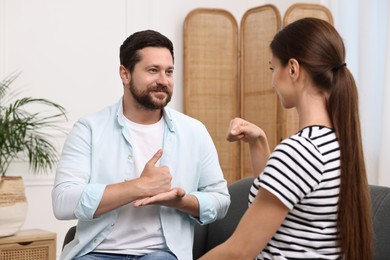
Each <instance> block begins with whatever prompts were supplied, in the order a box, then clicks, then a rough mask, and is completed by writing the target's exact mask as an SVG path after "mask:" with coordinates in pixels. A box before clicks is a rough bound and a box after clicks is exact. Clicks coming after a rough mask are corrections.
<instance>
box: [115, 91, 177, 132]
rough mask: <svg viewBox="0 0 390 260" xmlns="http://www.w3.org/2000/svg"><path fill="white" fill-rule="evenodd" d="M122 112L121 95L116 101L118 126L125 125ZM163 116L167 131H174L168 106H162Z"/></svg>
mask: <svg viewBox="0 0 390 260" xmlns="http://www.w3.org/2000/svg"><path fill="white" fill-rule="evenodd" d="M124 117H125V116H124V114H123V97H122V98H121V99H120V100H119V101H118V103H117V118H118V123H119V125H120V126H122V127H123V126H124V125H125V121H124V119H125V118H124ZM163 118H164V121H165V123H166V124H167V126H168V129H169V131H171V132H174V131H175V129H174V127H173V120H172V115H171V111H170V109H169V108H167V107H164V108H163Z"/></svg>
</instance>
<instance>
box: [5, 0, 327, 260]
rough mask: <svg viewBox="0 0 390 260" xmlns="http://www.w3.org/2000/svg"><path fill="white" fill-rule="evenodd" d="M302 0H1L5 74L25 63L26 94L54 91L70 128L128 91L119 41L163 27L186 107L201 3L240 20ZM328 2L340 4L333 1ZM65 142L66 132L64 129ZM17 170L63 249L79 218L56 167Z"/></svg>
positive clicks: (36, 220)
mask: <svg viewBox="0 0 390 260" xmlns="http://www.w3.org/2000/svg"><path fill="white" fill-rule="evenodd" d="M294 2H295V1H287V0H278V1H260V0H257V1H256V0H247V1H244V0H240V1H237V0H164V1H162V0H140V1H132V0H128V1H126V0H115V1H110V0H82V1H80V0H0V78H4V77H5V76H6V75H8V74H9V73H11V72H14V71H21V72H22V75H21V77H20V78H19V79H18V80H17V81H16V83H17V84H16V86H18V87H21V88H23V89H24V90H25V92H24V93H25V95H30V96H36V97H43V98H48V99H51V100H53V101H56V102H58V103H60V104H61V105H63V106H64V107H65V108H66V109H67V110H68V112H69V114H68V117H69V121H68V123H67V124H65V127H66V128H68V129H70V128H71V126H72V125H73V123H74V122H75V120H77V119H78V118H79V117H80V116H82V115H84V114H86V113H89V112H93V111H96V110H99V109H101V108H103V107H104V106H106V105H108V104H111V103H113V102H115V101H116V100H117V99H119V97H120V96H121V94H122V86H121V82H120V80H119V76H118V67H119V58H118V55H119V52H118V51H119V46H120V45H121V43H122V42H123V40H124V39H125V38H126V37H127V36H128V35H130V34H131V33H133V32H135V31H138V30H142V29H147V28H150V29H155V30H157V31H160V32H161V33H163V34H165V35H166V36H168V37H169V38H170V39H171V40H172V41H173V43H174V46H175V83H176V85H175V91H174V97H173V99H172V101H171V104H170V106H172V107H174V108H176V109H178V110H182V107H183V104H182V103H183V98H182V95H183V87H182V82H183V75H182V71H183V70H182V63H183V22H184V19H185V16H186V15H187V14H188V13H189V12H190V11H191V10H193V9H195V8H201V7H205V8H222V9H225V10H227V11H229V12H231V13H232V14H233V16H234V17H235V18H236V21H237V23H238V24H239V23H240V21H241V17H242V16H243V14H244V13H245V11H247V10H248V9H249V8H252V7H256V6H260V5H263V4H268V3H272V4H274V5H275V6H277V7H278V9H279V11H280V12H281V15H283V14H284V12H285V10H286V9H287V8H288V7H289V6H290V5H291V4H292V3H294ZM299 2H309V3H321V4H323V5H325V6H328V7H329V8H332V6H331V4H330V3H331V1H314V0H313V1H299ZM55 141H56V143H57V145H58V147H59V149H60V148H61V146H62V144H63V142H64V137H60V136H59V137H57V138H56V140H55ZM9 174H10V175H23V176H24V180H25V184H26V195H27V198H28V201H29V213H28V216H27V220H26V222H25V224H24V226H23V228H25V229H27V228H41V229H45V230H49V231H53V232H56V233H57V241H58V242H57V244H58V246H57V255H59V253H60V251H61V246H62V241H63V238H64V236H65V232H66V231H67V230H68V228H69V227H70V226H72V225H74V224H75V221H58V220H56V219H55V218H54V216H53V213H52V208H51V197H50V192H51V188H52V184H53V179H54V173H50V174H49V175H32V174H28V166H27V164H26V163H25V162H16V163H14V164H13V165H12V166H11V168H10V171H9Z"/></svg>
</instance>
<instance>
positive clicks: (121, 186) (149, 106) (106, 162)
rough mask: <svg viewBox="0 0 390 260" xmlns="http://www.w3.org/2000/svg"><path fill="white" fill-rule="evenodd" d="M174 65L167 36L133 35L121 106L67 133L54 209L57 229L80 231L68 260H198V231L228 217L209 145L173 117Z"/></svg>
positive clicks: (126, 48) (123, 56)
mask: <svg viewBox="0 0 390 260" xmlns="http://www.w3.org/2000/svg"><path fill="white" fill-rule="evenodd" d="M173 61H174V58H173V46H172V42H171V41H170V40H169V39H168V38H166V37H165V36H163V35H161V34H160V33H158V32H155V31H152V30H147V31H141V32H137V33H134V34H133V35H131V36H130V37H129V38H127V39H126V40H125V41H124V43H123V44H122V46H121V47H120V62H121V65H120V68H119V73H120V77H121V79H122V83H123V90H124V93H123V97H122V98H121V99H120V100H119V102H118V103H117V104H115V105H113V106H110V107H108V108H106V109H104V110H102V111H100V112H98V113H95V114H92V115H89V116H87V117H84V118H82V119H80V120H79V121H78V122H77V123H76V124H75V125H74V127H73V129H72V131H71V132H70V134H69V136H68V138H67V140H66V142H65V145H64V148H63V152H62V155H61V158H60V161H59V164H58V168H57V173H56V180H55V186H54V188H53V192H52V200H53V210H54V214H55V216H56V217H57V218H58V219H61V220H68V219H78V224H77V231H76V235H75V239H74V240H73V241H71V242H70V243H69V244H67V245H66V246H65V248H64V250H63V253H62V255H61V259H63V260H67V259H72V258H75V259H80V260H81V259H83V260H85V259H106V257H107V256H110V257H112V258H109V259H145V260H148V259H192V244H193V233H194V221H198V222H200V223H201V224H207V223H210V222H213V221H215V220H216V219H220V218H223V217H224V216H225V214H226V212H227V209H228V207H229V205H230V196H229V194H228V190H227V184H226V181H225V180H224V178H223V174H222V170H221V167H220V165H219V162H218V156H217V152H216V149H215V146H214V144H213V142H212V139H211V137H210V135H209V134H208V132H207V130H206V128H205V127H204V125H203V124H201V123H200V122H199V121H197V120H195V119H192V118H190V117H188V116H186V115H184V114H182V113H179V112H177V111H175V110H173V109H171V108H168V107H166V105H167V104H168V103H169V101H170V100H171V96H172V91H173V85H174V84H173V70H174V67H173V63H174V62H173ZM93 256H94V257H96V258H93ZM128 256H135V258H124V257H128ZM140 256H142V257H140ZM115 257H117V258H115Z"/></svg>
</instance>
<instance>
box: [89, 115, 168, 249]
mask: <svg viewBox="0 0 390 260" xmlns="http://www.w3.org/2000/svg"><path fill="white" fill-rule="evenodd" d="M126 127H127V128H128V129H129V132H130V137H131V139H132V145H133V152H134V153H133V160H134V166H135V167H134V169H135V171H134V172H133V176H131V178H138V177H139V176H140V175H141V173H142V171H143V169H144V167H145V164H146V162H148V161H149V160H150V159H151V158H152V156H153V155H154V154H155V153H156V152H157V150H158V149H161V148H162V143H163V134H164V120H163V118H161V120H160V121H158V122H157V123H155V124H151V125H141V124H137V123H134V122H131V121H129V120H126ZM159 163H160V162H159V161H158V162H157V163H156V165H157V166H158V165H159ZM159 212H160V207H159V206H155V205H149V206H144V207H139V208H134V207H133V203H130V204H128V205H125V206H122V207H121V208H120V209H119V216H118V220H117V222H116V223H115V226H114V229H113V231H112V232H111V233H110V234H109V235H108V236H107V238H106V239H105V240H104V241H103V242H102V243H101V244H100V245H99V246H98V247H97V248H96V249H95V250H94V251H95V252H105V253H117V254H129V255H145V254H148V253H151V252H154V251H160V250H165V249H167V246H166V243H165V239H164V236H163V233H162V229H161V223H160V215H159Z"/></svg>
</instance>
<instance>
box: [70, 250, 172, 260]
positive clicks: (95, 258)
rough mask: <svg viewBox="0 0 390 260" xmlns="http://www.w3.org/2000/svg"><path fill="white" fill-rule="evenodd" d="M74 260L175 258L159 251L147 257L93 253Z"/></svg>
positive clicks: (163, 259)
mask: <svg viewBox="0 0 390 260" xmlns="http://www.w3.org/2000/svg"><path fill="white" fill-rule="evenodd" d="M73 259H74V260H106V259H107V260H177V258H176V256H175V255H174V254H172V253H171V252H166V251H159V252H154V253H150V254H147V255H141V256H138V255H120V254H105V253H94V252H91V253H89V254H86V255H83V256H80V257H76V258H73Z"/></svg>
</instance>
